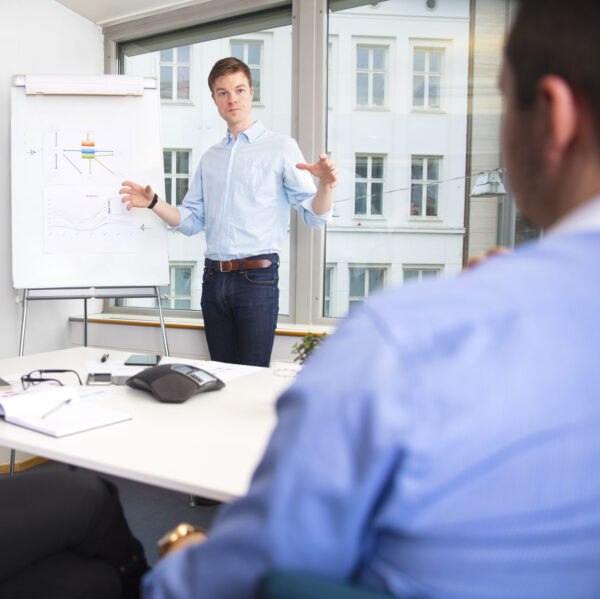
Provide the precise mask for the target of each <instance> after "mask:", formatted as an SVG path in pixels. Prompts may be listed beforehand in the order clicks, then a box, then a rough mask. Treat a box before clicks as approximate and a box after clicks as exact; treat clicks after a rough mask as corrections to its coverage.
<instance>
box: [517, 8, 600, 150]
mask: <svg viewBox="0 0 600 599" xmlns="http://www.w3.org/2000/svg"><path fill="white" fill-rule="evenodd" d="M519 4H520V6H519V11H518V13H517V17H516V19H515V22H514V25H513V27H512V29H511V32H510V34H509V36H508V41H507V43H506V48H505V58H506V60H507V61H508V63H509V64H510V66H511V68H512V71H513V73H514V77H515V87H516V95H517V102H518V103H519V105H520V106H521V108H523V109H527V108H531V106H532V104H533V103H534V101H535V99H536V95H537V90H538V84H539V81H540V79H541V78H542V77H544V76H545V75H557V76H558V77H560V78H561V79H563V80H564V81H566V83H568V84H569V86H570V87H571V89H572V90H573V91H574V92H575V93H576V94H577V95H578V96H579V97H580V98H582V99H583V100H584V101H585V102H586V103H587V105H588V107H589V109H590V110H591V112H592V115H593V118H594V120H595V124H596V132H597V139H598V142H599V143H600V72H599V71H598V65H597V64H596V59H595V58H594V57H597V56H598V55H600V0H521V1H520V3H519Z"/></svg>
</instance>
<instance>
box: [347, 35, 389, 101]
mask: <svg viewBox="0 0 600 599" xmlns="http://www.w3.org/2000/svg"><path fill="white" fill-rule="evenodd" d="M352 47H353V51H354V56H353V61H354V63H353V64H354V110H372V111H388V110H389V109H390V108H389V107H390V104H391V101H392V99H391V97H390V96H391V86H390V70H391V57H392V42H391V41H390V40H388V39H387V38H373V37H353V38H352ZM359 48H366V49H368V50H369V67H368V71H367V72H368V74H369V80H368V103H367V104H359V103H358V85H357V82H356V78H357V75H358V72H359V67H358V49H359ZM372 50H383V51H384V56H385V68H384V71H383V74H384V76H383V84H384V90H383V104H382V105H381V106H378V105H375V104H373V102H372V100H373V95H372V91H373V82H372V75H373V72H374V71H373V70H372V69H371V65H372V63H373V61H372V54H371V51H372ZM361 72H362V71H361Z"/></svg>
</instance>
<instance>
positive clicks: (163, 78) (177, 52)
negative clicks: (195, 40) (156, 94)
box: [160, 46, 191, 102]
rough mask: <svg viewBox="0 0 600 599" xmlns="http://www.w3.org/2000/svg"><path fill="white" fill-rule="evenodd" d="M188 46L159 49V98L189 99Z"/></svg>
mask: <svg viewBox="0 0 600 599" xmlns="http://www.w3.org/2000/svg"><path fill="white" fill-rule="evenodd" d="M190 70H191V52H190V46H180V47H179V48H168V49H167V50H161V51H160V98H161V100H172V101H174V102H176V101H180V100H184V101H185V100H189V99H190Z"/></svg>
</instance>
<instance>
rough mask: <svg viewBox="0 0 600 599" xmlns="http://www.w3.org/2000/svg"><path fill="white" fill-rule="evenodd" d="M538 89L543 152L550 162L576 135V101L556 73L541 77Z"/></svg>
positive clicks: (553, 160)
mask: <svg viewBox="0 0 600 599" xmlns="http://www.w3.org/2000/svg"><path fill="white" fill-rule="evenodd" d="M538 90H539V93H540V100H541V102H542V103H543V105H544V111H543V114H544V120H545V130H546V146H545V153H546V157H547V158H548V160H550V162H551V163H556V162H557V161H559V160H560V159H561V158H562V157H563V155H564V152H565V151H566V150H567V149H568V148H569V146H570V145H571V143H572V141H573V140H574V138H575V137H576V136H577V128H578V124H579V123H578V119H579V113H578V108H577V102H576V99H575V95H574V93H573V90H572V89H571V87H570V86H569V84H568V83H567V82H566V81H565V80H564V79H562V78H561V77H558V76H556V75H546V76H545V77H542V78H541V79H540V82H539V84H538Z"/></svg>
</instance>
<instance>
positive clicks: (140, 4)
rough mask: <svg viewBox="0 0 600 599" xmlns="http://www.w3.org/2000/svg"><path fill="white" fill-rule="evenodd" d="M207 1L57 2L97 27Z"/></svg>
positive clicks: (116, 0)
mask: <svg viewBox="0 0 600 599" xmlns="http://www.w3.org/2000/svg"><path fill="white" fill-rule="evenodd" d="M206 1H207V0H101V1H97V0H57V2H59V3H60V4H63V5H64V6H66V7H67V8H70V9H71V10H73V11H74V12H76V13H78V14H80V15H82V16H83V17H85V18H86V19H89V20H90V21H93V22H94V23H96V25H100V26H103V27H104V26H107V25H115V24H117V23H121V22H123V21H130V20H132V19H139V18H140V17H147V16H150V15H155V14H159V13H161V12H165V11H168V10H172V9H174V8H182V7H184V6H191V5H194V4H202V3H203V2H206Z"/></svg>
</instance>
